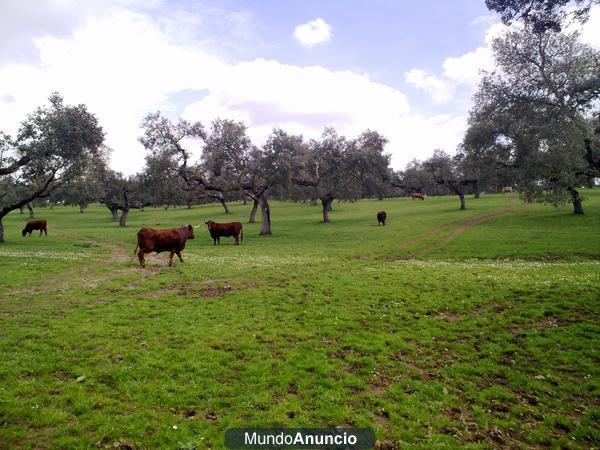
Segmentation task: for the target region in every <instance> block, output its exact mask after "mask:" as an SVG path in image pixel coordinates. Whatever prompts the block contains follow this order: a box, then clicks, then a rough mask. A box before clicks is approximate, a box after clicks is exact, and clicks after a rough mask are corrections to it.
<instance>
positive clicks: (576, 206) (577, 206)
mask: <svg viewBox="0 0 600 450" xmlns="http://www.w3.org/2000/svg"><path fill="white" fill-rule="evenodd" d="M569 192H570V194H571V199H572V200H573V214H575V215H577V216H583V215H584V214H585V213H584V211H583V206H582V205H581V197H580V196H579V192H577V189H569Z"/></svg>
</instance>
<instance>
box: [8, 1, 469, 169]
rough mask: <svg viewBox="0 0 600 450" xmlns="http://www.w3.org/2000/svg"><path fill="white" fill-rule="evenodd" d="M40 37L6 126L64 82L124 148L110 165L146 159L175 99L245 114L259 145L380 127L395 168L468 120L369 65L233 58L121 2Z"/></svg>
mask: <svg viewBox="0 0 600 450" xmlns="http://www.w3.org/2000/svg"><path fill="white" fill-rule="evenodd" d="M186 42H187V41H186ZM34 45H35V48H36V49H37V51H38V52H39V60H40V63H36V64H34V63H28V64H25V63H19V64H10V65H5V66H1V67H0V123H2V124H3V125H2V127H3V129H5V130H7V131H10V132H14V131H15V130H16V128H17V127H18V124H19V122H20V120H22V119H23V118H24V117H25V115H26V114H27V113H29V112H31V111H32V110H33V109H34V108H35V107H36V106H38V105H39V104H40V103H42V102H43V101H44V99H46V98H47V97H48V95H49V93H50V92H52V91H54V90H57V91H59V92H61V93H62V94H63V95H64V97H65V101H66V102H68V103H72V104H73V103H85V104H86V105H87V106H88V108H89V110H90V111H92V112H93V113H95V114H96V115H97V116H98V118H99V120H100V123H101V124H102V126H103V127H104V129H105V131H106V133H107V134H106V142H107V145H109V146H110V147H112V148H113V149H114V150H115V151H114V153H113V155H112V163H111V164H112V166H113V168H115V169H116V170H120V171H123V172H126V173H133V172H136V171H138V170H140V169H141V168H142V167H143V164H144V159H143V158H144V155H145V152H144V149H143V148H142V146H141V145H140V144H139V143H138V142H137V138H138V136H139V135H140V129H139V128H138V127H139V123H140V121H141V119H142V118H143V117H144V115H145V114H147V113H148V112H151V111H155V110H157V109H162V110H165V111H166V110H169V107H170V105H171V104H170V99H172V98H177V102H178V105H179V109H180V110H182V111H183V113H182V115H183V116H184V117H186V118H188V119H191V120H201V121H202V122H203V123H205V124H206V125H208V122H209V121H211V120H213V119H215V118H217V117H223V118H234V119H240V120H244V121H246V123H247V124H248V126H249V134H250V136H251V138H252V139H253V140H254V142H255V144H257V145H260V144H262V143H263V142H264V139H265V137H266V136H267V135H268V134H269V133H270V132H271V130H272V129H273V128H274V127H282V128H284V129H286V130H288V131H290V132H294V133H302V134H304V135H305V137H307V138H311V137H318V136H319V135H320V133H321V132H322V130H323V127H324V126H327V125H333V126H335V127H336V129H338V131H339V132H340V133H342V134H345V135H347V136H350V137H352V136H356V135H357V134H358V133H360V132H362V131H363V130H365V129H367V128H371V129H376V130H379V131H380V132H382V133H383V134H384V135H385V136H386V137H388V139H389V140H390V143H389V145H388V151H390V152H391V153H392V164H393V166H394V167H396V168H401V167H402V166H404V164H406V163H407V162H408V161H409V160H410V159H412V158H413V157H420V158H423V157H426V156H428V155H429V154H431V152H432V150H433V149H434V148H436V147H443V148H446V149H449V150H452V149H453V148H454V147H455V146H456V144H457V143H458V142H459V140H460V138H461V135H462V132H463V130H464V127H465V123H464V122H465V121H464V118H463V117H456V116H447V115H436V116H426V115H422V114H417V113H415V112H414V111H412V110H411V108H410V105H409V101H408V99H407V97H406V96H405V95H404V94H403V93H402V92H400V91H398V90H397V89H394V88H392V87H390V86H387V85H384V84H381V83H377V82H374V81H372V79H371V78H370V77H369V76H368V75H366V74H358V73H355V72H353V71H332V70H328V69H326V68H323V67H319V66H310V67H300V66H295V65H289V64H282V63H280V62H278V61H273V60H266V59H255V60H251V61H244V62H239V63H235V64H233V63H230V62H228V61H226V60H225V59H224V58H222V57H220V56H216V55H215V54H214V53H213V47H212V46H211V45H210V44H205V43H203V44H199V45H191V44H190V43H189V42H187V44H182V43H180V42H177V41H176V40H174V39H173V36H172V35H171V34H170V33H169V29H168V28H165V27H163V26H161V23H157V22H156V21H154V20H153V19H151V18H150V17H149V16H148V15H146V14H140V13H134V12H131V11H130V10H126V9H122V8H121V9H114V10H112V11H110V12H107V13H105V14H102V15H97V16H96V17H95V18H88V19H87V20H86V21H85V22H84V24H82V25H81V26H79V27H77V28H76V30H75V32H74V33H73V34H72V36H69V37H61V38H56V37H49V36H46V37H42V38H38V39H35V41H34ZM181 92H202V95H200V96H196V97H195V98H194V99H191V98H190V100H189V102H188V104H186V102H185V99H183V100H182V99H181V98H180V97H177V93H181ZM198 97H201V99H200V100H197V99H198ZM7 128H8V129H7Z"/></svg>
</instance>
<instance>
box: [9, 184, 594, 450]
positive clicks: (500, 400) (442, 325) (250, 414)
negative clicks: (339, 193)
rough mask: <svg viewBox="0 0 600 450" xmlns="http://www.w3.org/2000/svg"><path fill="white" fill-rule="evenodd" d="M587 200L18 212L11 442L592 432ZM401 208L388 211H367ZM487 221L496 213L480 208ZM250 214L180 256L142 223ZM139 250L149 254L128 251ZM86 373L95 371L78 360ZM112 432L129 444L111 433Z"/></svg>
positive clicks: (532, 442) (144, 443)
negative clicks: (35, 231)
mask: <svg viewBox="0 0 600 450" xmlns="http://www.w3.org/2000/svg"><path fill="white" fill-rule="evenodd" d="M585 195H586V197H587V201H586V203H585V205H584V206H586V208H587V215H586V216H584V217H574V216H572V215H571V214H570V212H571V209H570V208H569V207H564V208H558V209H556V208H552V207H548V206H541V205H531V206H529V207H527V208H525V207H524V206H523V204H522V202H521V201H519V200H518V199H516V198H515V197H511V196H499V195H498V196H488V197H485V198H482V199H479V200H469V201H468V204H467V206H468V208H469V209H468V210H467V211H459V210H458V209H457V206H458V202H457V200H456V198H453V197H438V198H428V199H427V200H426V201H424V202H421V201H411V200H408V199H389V200H384V201H360V202H357V203H335V204H334V211H333V213H332V215H331V219H332V222H331V223H330V224H322V223H320V218H321V212H320V208H319V207H312V206H309V205H308V204H295V203H281V202H276V201H273V202H272V220H273V233H274V234H273V236H270V237H260V236H258V231H259V224H246V223H245V222H246V220H247V215H248V213H249V209H250V207H249V205H247V206H244V205H241V204H232V205H231V210H232V213H231V214H230V215H229V216H225V215H224V214H223V213H222V210H221V209H220V206H217V205H207V206H202V207H194V208H193V209H191V210H188V209H184V208H177V209H170V210H168V211H164V210H163V209H153V208H150V209H147V210H146V211H144V212H140V211H134V212H132V213H131V215H130V220H129V226H128V227H127V228H126V229H121V228H119V227H118V226H116V224H114V223H113V222H112V221H111V220H110V216H109V213H108V210H107V209H106V208H103V207H101V206H93V207H90V208H89V210H88V211H86V212H85V213H84V214H80V213H79V212H78V210H77V209H76V208H70V207H55V208H53V209H41V208H40V209H38V210H37V211H36V214H37V217H39V218H45V219H47V220H48V222H49V236H48V237H47V238H44V237H41V238H39V237H38V236H36V235H34V236H33V237H31V238H28V237H27V238H22V237H21V235H20V230H21V228H22V226H23V223H24V221H25V219H24V217H25V216H22V215H19V214H18V213H13V214H11V215H10V216H8V218H7V219H6V220H5V228H6V231H7V233H6V239H7V243H6V244H2V245H1V246H0V352H1V353H0V354H1V355H2V359H1V360H0V448H16V447H19V448H89V447H93V446H95V445H97V446H99V447H104V446H110V447H112V446H113V444H115V443H117V442H119V441H120V440H123V441H122V442H121V443H122V444H125V443H126V442H128V443H131V444H134V445H135V446H136V447H138V448H222V447H223V438H224V431H225V430H227V429H228V428H231V427H237V426H248V427H252V426H254V427H301V426H307V427H309V426H310V427H325V426H332V427H333V426H356V427H371V428H373V429H374V430H375V432H376V435H377V438H378V439H379V440H381V441H388V444H390V445H391V446H392V447H394V448H396V447H400V446H402V448H411V447H417V448H431V447H433V446H439V447H449V448H462V447H473V448H488V447H499V446H500V447H513V448H514V447H517V448H518V447H523V448H530V447H547V446H549V447H557V448H558V447H567V448H570V447H572V448H590V447H598V446H599V445H600V429H599V426H598V420H599V418H600V408H599V404H598V395H599V393H600V382H599V372H600V370H599V369H598V367H599V358H598V344H599V342H600V340H599V332H600V325H599V320H598V319H599V312H600V311H599V310H600V301H599V299H600V276H599V275H600V233H599V232H598V231H599V230H600V227H599V225H600V191H599V192H591V191H588V192H586V193H585ZM381 209H385V210H386V211H387V212H388V225H387V226H385V227H378V226H377V222H376V219H375V213H376V212H377V211H379V210H381ZM482 218H483V219H487V220H483V219H482ZM207 219H214V220H216V221H225V220H227V221H232V220H241V221H242V222H244V242H243V245H241V246H239V247H236V246H234V245H232V239H224V240H222V241H221V242H222V245H221V246H218V247H215V246H213V245H212V241H211V239H210V237H209V235H208V231H207V230H206V228H205V227H204V226H203V228H201V229H199V230H197V232H196V239H195V240H193V241H188V246H187V248H186V250H185V251H184V252H183V257H184V260H185V263H184V264H181V263H179V261H177V260H175V261H174V266H173V267H172V268H169V267H167V258H168V255H166V254H160V255H158V256H151V257H148V258H147V268H146V269H145V270H142V269H140V268H139V266H137V265H136V264H135V262H134V263H131V264H130V263H129V258H130V256H131V253H132V252H133V249H134V247H135V234H136V231H137V229H138V228H139V227H140V226H142V225H147V226H156V227H170V226H179V225H181V224H186V223H192V224H200V223H202V224H203V222H204V221H205V220H207ZM136 262H137V261H136ZM81 376H84V377H85V379H84V380H83V381H80V382H77V378H78V377H81ZM115 445H117V446H118V444H115Z"/></svg>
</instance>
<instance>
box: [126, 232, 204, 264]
mask: <svg viewBox="0 0 600 450" xmlns="http://www.w3.org/2000/svg"><path fill="white" fill-rule="evenodd" d="M137 239H138V240H137V245H136V247H135V250H134V251H133V258H135V255H136V253H137V255H138V258H139V259H140V266H141V267H142V268H144V267H146V259H145V258H144V254H146V253H152V252H156V253H160V252H166V251H169V252H171V255H170V256H169V266H172V265H173V255H174V254H177V256H178V257H179V260H180V261H181V262H183V258H182V257H181V251H182V250H183V249H184V248H185V243H186V241H187V240H188V239H194V227H192V226H191V225H186V226H183V227H180V228H169V229H163V230H156V229H154V228H146V227H144V228H142V229H140V231H138V234H137ZM138 248H139V252H138ZM133 258H131V259H133Z"/></svg>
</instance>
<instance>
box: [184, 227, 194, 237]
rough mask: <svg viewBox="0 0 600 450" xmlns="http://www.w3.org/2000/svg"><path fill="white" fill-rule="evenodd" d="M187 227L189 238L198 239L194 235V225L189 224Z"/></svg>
mask: <svg viewBox="0 0 600 450" xmlns="http://www.w3.org/2000/svg"><path fill="white" fill-rule="evenodd" d="M186 228H187V230H188V239H196V237H195V236H194V227H193V226H191V225H188V226H187V227H186Z"/></svg>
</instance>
